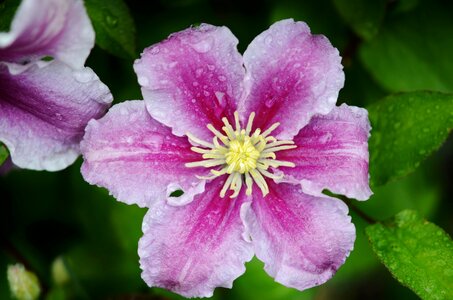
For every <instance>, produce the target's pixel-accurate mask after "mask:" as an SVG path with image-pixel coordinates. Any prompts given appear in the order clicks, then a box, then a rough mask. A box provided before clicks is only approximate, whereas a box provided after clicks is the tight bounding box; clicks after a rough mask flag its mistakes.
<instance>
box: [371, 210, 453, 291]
mask: <svg viewBox="0 0 453 300" xmlns="http://www.w3.org/2000/svg"><path fill="white" fill-rule="evenodd" d="M366 233H367V235H368V238H369V239H370V242H371V244H372V247H373V250H374V252H375V253H376V254H377V256H378V257H379V259H380V260H381V261H382V262H383V263H384V265H385V266H386V267H387V268H388V269H389V271H390V272H391V273H392V275H393V276H394V277H395V278H396V279H397V280H398V281H399V282H401V283H402V284H403V285H405V286H407V287H408V288H410V289H411V290H413V291H414V292H415V293H416V294H417V295H418V296H420V297H421V298H422V299H453V284H452V283H453V265H452V264H451V262H452V261H453V241H452V240H451V238H450V237H449V236H448V234H447V233H445V231H443V230H442V229H441V228H439V227H438V226H436V225H435V224H433V223H430V222H427V221H426V220H424V219H423V218H421V217H420V216H419V215H418V214H417V213H416V212H415V211H411V210H405V211H402V212H400V213H399V214H397V215H396V216H395V217H394V218H393V219H391V220H389V221H387V222H385V223H384V224H381V223H378V224H374V225H371V226H369V227H367V229H366Z"/></svg>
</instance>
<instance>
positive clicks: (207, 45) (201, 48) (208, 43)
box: [192, 37, 213, 53]
mask: <svg viewBox="0 0 453 300" xmlns="http://www.w3.org/2000/svg"><path fill="white" fill-rule="evenodd" d="M212 44H213V40H212V38H211V37H208V38H206V39H204V40H201V41H199V42H198V43H195V44H193V45H192V47H193V48H194V49H195V51H197V52H199V53H206V52H208V51H209V50H211V49H212Z"/></svg>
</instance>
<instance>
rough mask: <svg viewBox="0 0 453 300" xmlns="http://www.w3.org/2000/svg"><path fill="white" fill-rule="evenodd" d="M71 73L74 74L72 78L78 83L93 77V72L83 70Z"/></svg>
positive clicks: (85, 81)
mask: <svg viewBox="0 0 453 300" xmlns="http://www.w3.org/2000/svg"><path fill="white" fill-rule="evenodd" d="M72 74H73V75H74V78H75V79H76V80H77V81H78V82H80V83H87V82H89V81H91V80H93V79H94V74H93V73H92V72H87V71H85V70H76V71H73V72H72Z"/></svg>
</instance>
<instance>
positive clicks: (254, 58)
mask: <svg viewBox="0 0 453 300" xmlns="http://www.w3.org/2000/svg"><path fill="white" fill-rule="evenodd" d="M244 64H245V68H246V70H247V74H246V79H245V89H246V91H247V93H248V96H247V97H246V98H243V100H242V101H241V102H240V103H239V104H238V106H239V112H240V115H241V119H242V120H243V121H245V120H246V119H247V118H248V115H249V114H250V113H251V112H252V111H254V112H255V113H256V117H255V123H254V125H255V127H256V128H261V129H265V128H267V127H269V126H270V125H271V124H273V123H275V122H280V123H281V126H280V127H279V128H277V129H276V131H275V135H276V136H277V137H278V138H280V139H291V138H292V137H293V136H295V135H296V134H297V133H298V132H299V130H300V129H301V128H303V127H304V126H305V125H307V124H308V122H309V121H310V119H311V117H312V116H313V115H315V114H327V113H329V112H330V111H331V110H332V108H333V107H334V106H335V103H336V101H337V97H338V92H339V91H340V89H341V88H342V87H343V83H344V73H343V66H342V65H341V57H340V55H339V53H338V50H337V49H336V48H334V47H333V46H332V45H331V44H330V42H329V40H328V39H327V38H326V37H325V36H322V35H312V34H311V33H310V29H309V28H308V26H307V24H305V23H304V22H294V20H292V19H288V20H283V21H279V22H276V23H274V24H273V25H272V26H271V27H270V28H269V29H268V30H266V31H264V32H263V33H261V34H260V35H258V36H257V37H256V38H255V39H254V40H253V41H252V43H251V44H250V45H249V46H248V48H247V50H246V51H245V53H244Z"/></svg>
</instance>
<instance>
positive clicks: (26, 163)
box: [0, 0, 112, 171]
mask: <svg viewBox="0 0 453 300" xmlns="http://www.w3.org/2000/svg"><path fill="white" fill-rule="evenodd" d="M93 46H94V31H93V27H92V25H91V22H90V20H89V18H88V16H87V13H86V11H85V7H84V5H83V1H82V0H23V1H22V3H21V4H20V6H19V8H18V10H17V12H16V15H15V16H14V20H13V22H12V24H11V30H10V31H9V32H2V33H0V141H1V142H3V143H4V144H5V145H6V146H7V147H8V149H9V152H10V157H11V159H12V161H13V163H14V164H15V165H17V166H19V167H21V168H27V169H35V170H48V171H56V170H60V169H63V168H65V167H67V166H68V165H70V164H72V163H73V162H74V161H75V159H76V158H77V156H78V155H79V154H80V149H79V148H80V147H79V144H80V141H81V139H82V137H83V134H84V129H85V126H86V124H87V123H88V121H89V120H90V119H92V118H99V117H101V116H102V115H103V114H104V113H105V112H106V110H107V108H108V107H109V106H110V103H111V101H112V96H111V94H110V92H109V89H108V88H107V86H105V85H104V84H103V83H102V82H101V81H100V80H99V78H98V77H97V75H96V74H95V73H94V72H93V71H92V70H91V69H90V68H85V67H84V63H85V60H86V58H87V57H88V55H89V53H90V50H91V48H92V47H93ZM43 58H46V59H43Z"/></svg>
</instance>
